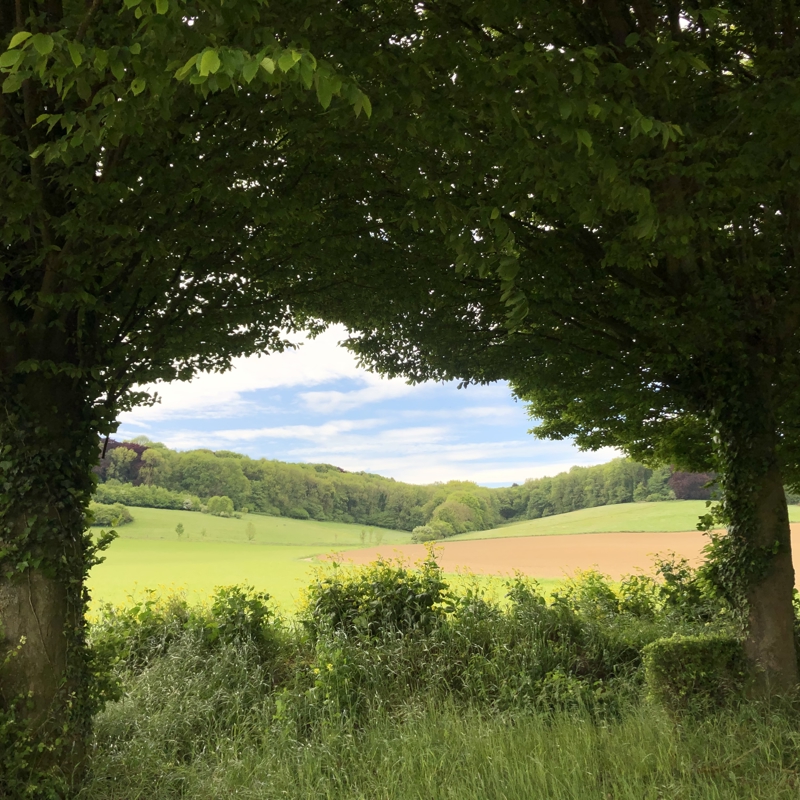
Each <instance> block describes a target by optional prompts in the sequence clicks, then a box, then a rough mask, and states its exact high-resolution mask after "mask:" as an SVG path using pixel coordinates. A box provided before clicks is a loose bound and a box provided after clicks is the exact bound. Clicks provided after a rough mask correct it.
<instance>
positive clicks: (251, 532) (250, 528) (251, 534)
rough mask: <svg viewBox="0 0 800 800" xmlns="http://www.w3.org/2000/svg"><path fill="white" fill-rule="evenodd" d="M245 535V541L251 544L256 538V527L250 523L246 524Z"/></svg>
mask: <svg viewBox="0 0 800 800" xmlns="http://www.w3.org/2000/svg"><path fill="white" fill-rule="evenodd" d="M245 533H246V534H247V541H248V542H252V541H253V539H255V538H256V526H255V525H253V523H252V522H248V523H247V527H246V528H245Z"/></svg>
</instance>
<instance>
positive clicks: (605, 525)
mask: <svg viewBox="0 0 800 800" xmlns="http://www.w3.org/2000/svg"><path fill="white" fill-rule="evenodd" d="M706 511H707V509H706V504H705V501H704V500H670V501H668V502H662V503H621V504H619V505H613V506H597V507H596V508H583V509H581V510H580V511H571V512H569V513H568V514H557V515H554V516H552V517H541V518H540V519H527V520H524V521H523V522H512V523H509V524H508V525H503V526H502V527H500V528H495V529H494V530H490V531H474V532H472V533H463V534H461V535H460V536H454V537H453V540H456V539H458V540H464V539H497V538H501V537H507V536H568V535H570V534H575V533H615V532H620V533H622V532H628V531H630V532H642V533H646V532H651V531H691V530H694V529H695V528H696V527H697V520H698V519H699V517H700V516H701V515H702V514H705V513H706ZM789 519H790V520H791V521H792V522H800V506H795V505H792V506H789ZM448 541H450V540H448Z"/></svg>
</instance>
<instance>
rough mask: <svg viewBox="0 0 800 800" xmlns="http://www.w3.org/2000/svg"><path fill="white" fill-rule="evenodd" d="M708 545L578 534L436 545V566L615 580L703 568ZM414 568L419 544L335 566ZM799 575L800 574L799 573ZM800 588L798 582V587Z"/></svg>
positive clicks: (690, 538) (698, 539)
mask: <svg viewBox="0 0 800 800" xmlns="http://www.w3.org/2000/svg"><path fill="white" fill-rule="evenodd" d="M791 527H792V548H793V550H794V552H795V553H800V523H794V524H792V526H791ZM707 542H708V539H707V538H706V537H705V536H704V535H703V534H702V533H699V532H698V531H684V532H678V533H675V532H672V533H579V534H572V535H570V536H530V537H515V538H507V539H473V540H471V541H466V542H446V541H445V542H437V543H436V553H437V561H438V562H439V564H440V566H441V567H442V568H443V569H444V571H445V572H457V571H459V570H467V571H469V572H474V573H476V574H483V575H510V574H513V573H514V572H517V571H519V572H521V573H523V574H525V575H529V576H531V577H533V578H564V577H566V576H568V575H571V574H572V573H574V572H575V571H576V570H585V569H597V570H599V571H600V572H602V573H603V574H604V575H608V576H610V577H611V578H612V579H617V578H620V577H622V576H623V575H628V574H630V573H632V572H650V571H651V569H652V565H653V558H654V556H655V555H657V554H660V555H667V554H669V553H675V555H676V556H678V557H680V558H686V559H688V560H689V562H690V563H692V564H695V565H696V564H699V563H700V561H701V559H702V555H701V551H702V548H703V547H704V545H705V544H706V543H707ZM379 556H380V557H383V558H398V557H399V558H401V559H403V560H404V561H408V562H411V563H413V562H415V561H419V560H420V559H422V558H424V557H425V546H424V545H421V544H406V545H389V546H385V547H369V548H365V549H363V550H348V551H347V552H346V553H339V554H337V556H336V557H335V558H336V561H338V562H340V563H346V562H348V561H350V562H353V563H356V564H367V563H369V562H371V561H375V559H376V558H378V557H379ZM798 572H800V570H798ZM798 586H799V587H800V582H798Z"/></svg>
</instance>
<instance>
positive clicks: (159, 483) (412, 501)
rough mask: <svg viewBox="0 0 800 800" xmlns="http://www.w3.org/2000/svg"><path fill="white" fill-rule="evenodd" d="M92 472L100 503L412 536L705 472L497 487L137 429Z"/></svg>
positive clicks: (687, 489)
mask: <svg viewBox="0 0 800 800" xmlns="http://www.w3.org/2000/svg"><path fill="white" fill-rule="evenodd" d="M95 471H96V473H97V477H98V487H97V491H96V494H95V499H96V500H97V501H98V502H101V503H108V504H112V503H122V504H124V505H127V506H140V507H152V508H171V509H184V510H189V511H208V510H209V509H211V508H217V507H221V506H220V504H219V503H211V504H209V501H210V500H211V499H212V498H219V497H224V498H230V500H231V502H232V507H233V509H234V511H235V512H242V511H244V510H247V511H250V512H252V513H256V514H267V515H270V516H281V517H291V518H294V519H313V520H327V521H333V522H345V523H358V524H363V525H372V526H376V527H382V528H392V529H396V530H405V531H413V532H414V535H415V538H416V539H417V540H418V541H424V540H427V539H440V538H446V537H449V536H454V535H458V534H464V533H470V532H474V531H485V530H489V529H492V528H495V527H497V526H499V525H502V524H504V523H508V522H519V521H523V520H529V519H539V518H542V517H550V516H554V515H557V514H564V513H567V512H570V511H575V510H578V509H583V508H595V507H599V506H606V505H617V504H621V503H632V502H637V501H641V502H656V501H665V500H672V499H676V498H678V499H704V498H706V497H708V496H709V490H708V489H707V488H704V487H705V484H706V483H708V482H709V480H711V479H712V478H713V476H712V475H695V474H692V473H683V472H674V471H673V470H672V469H671V468H670V467H664V468H662V469H658V470H651V469H648V468H647V467H644V466H642V465H641V464H637V463H635V462H633V461H630V460H629V459H623V458H618V459H614V460H613V461H611V462H609V463H607V464H601V465H598V466H594V467H573V468H572V469H571V470H570V471H569V472H564V473H561V474H560V475H556V476H555V477H552V478H540V479H537V480H527V481H525V482H524V483H522V484H519V485H517V484H515V485H514V486H510V487H503V488H496V489H489V488H486V487H483V486H478V485H477V484H476V483H472V482H469V481H450V482H448V483H435V484H429V485H424V486H421V485H416V484H409V483H402V482H400V481H395V480H394V479H392V478H385V477H382V476H380V475H373V474H370V473H366V472H346V471H344V470H343V469H341V468H340V467H336V466H333V465H331V464H290V463H285V462H282V461H273V460H269V459H251V458H248V457H247V456H244V455H242V454H240V453H235V452H232V451H230V450H217V451H212V450H206V449H199V450H189V451H185V452H178V451H174V450H170V449H169V448H167V447H165V446H164V445H163V444H160V443H158V442H151V441H150V440H149V439H147V438H146V437H137V438H136V439H134V440H133V441H129V442H117V441H109V442H108V443H107V444H106V445H105V446H104V448H103V451H102V458H101V459H100V463H99V465H98V466H97V468H96V470H95ZM229 507H230V506H229Z"/></svg>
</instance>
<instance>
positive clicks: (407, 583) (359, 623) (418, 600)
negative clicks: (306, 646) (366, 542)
mask: <svg viewBox="0 0 800 800" xmlns="http://www.w3.org/2000/svg"><path fill="white" fill-rule="evenodd" d="M417 566H418V569H410V568H408V567H406V566H405V565H403V564H401V563H399V562H391V561H384V560H382V559H379V560H378V561H376V562H375V563H373V564H368V565H367V566H364V567H360V568H354V569H347V570H343V569H341V568H337V569H335V570H334V571H333V572H332V573H330V574H327V575H326V574H321V575H319V576H318V577H317V579H316V580H315V581H314V582H313V583H312V584H311V586H310V587H309V588H308V594H307V603H306V616H305V624H306V626H307V627H308V628H309V630H311V632H312V633H313V634H314V635H315V636H316V635H319V633H321V632H323V631H329V630H341V631H344V632H346V633H356V634H366V635H368V636H376V635H377V634H379V633H381V632H400V633H403V632H408V631H411V630H418V629H421V630H429V629H430V628H431V627H432V626H433V625H434V623H435V622H436V621H437V620H438V619H440V618H441V616H442V614H443V613H444V601H445V600H446V599H447V596H448V595H447V584H446V583H445V581H444V578H443V576H442V571H441V569H440V568H439V565H438V564H437V563H436V561H435V559H434V558H433V556H432V555H429V556H428V558H427V559H426V560H425V561H422V562H420V563H419V564H418V565H417Z"/></svg>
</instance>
